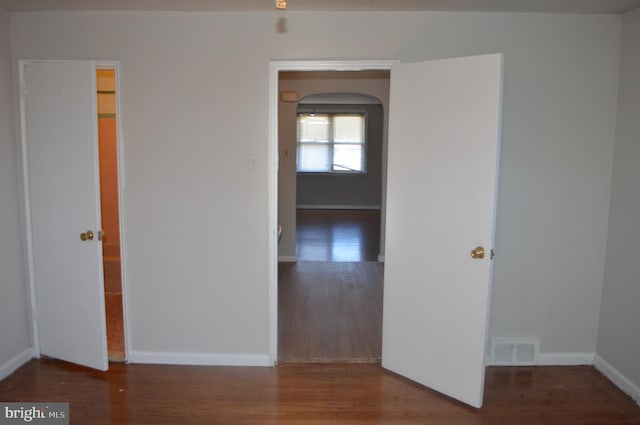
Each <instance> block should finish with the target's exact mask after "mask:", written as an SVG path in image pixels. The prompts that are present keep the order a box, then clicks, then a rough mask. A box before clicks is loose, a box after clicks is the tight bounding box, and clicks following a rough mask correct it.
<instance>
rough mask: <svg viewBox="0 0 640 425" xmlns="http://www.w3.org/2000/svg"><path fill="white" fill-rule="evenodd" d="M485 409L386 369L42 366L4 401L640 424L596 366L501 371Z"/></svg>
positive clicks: (434, 423)
mask: <svg viewBox="0 0 640 425" xmlns="http://www.w3.org/2000/svg"><path fill="white" fill-rule="evenodd" d="M485 388H486V389H485V403H484V407H483V408H482V409H479V410H476V409H474V408H470V407H467V406H465V405H463V404H461V403H459V402H456V401H453V400H451V399H449V398H447V397H444V396H442V395H440V394H438V393H436V392H434V391H431V390H429V389H426V388H424V387H421V386H419V385H416V384H414V383H412V382H410V381H408V380H406V379H404V378H401V377H399V376H397V375H394V374H392V373H390V372H387V371H385V370H383V369H382V368H381V367H380V365H378V364H334V363H328V364H284V365H280V366H278V367H275V368H259V367H207V366H161V365H124V364H112V365H111V368H110V370H109V372H97V371H92V370H89V369H86V368H84V367H80V366H73V365H69V364H67V363H63V362H60V361H55V360H32V361H31V362H29V363H27V364H26V365H25V366H23V367H22V368H20V369H19V370H18V371H17V372H16V373H14V374H13V375H12V376H10V377H8V378H7V379H5V380H4V381H2V382H0V400H2V401H3V402H14V401H22V402H25V401H43V402H54V401H59V402H69V403H70V416H71V421H70V422H71V424H76V425H87V424H91V425H103V424H111V425H121V424H129V425H142V424H145V425H163V424H171V425H176V424H180V425H192V424H198V425H204V424H207V425H208V424H225V425H240V424H242V425H254V424H265V425H269V424H280V425H312V424H313V425H324V424H327V425H329V424H334V425H335V424H355V425H364V424H392V425H403V424H404V425H409V424H429V425H638V424H640V407H639V406H638V405H637V404H635V403H634V402H633V401H632V400H631V399H630V398H628V397H627V396H625V395H624V394H623V393H621V392H620V391H619V390H618V389H616V388H615V387H614V386H613V384H611V383H610V382H609V381H608V380H607V379H606V378H604V377H603V376H602V375H600V373H598V372H597V371H596V370H595V369H594V368H593V367H587V366H581V367H567V366H565V367H537V368H536V367H499V368H496V367H491V368H489V369H488V370H487V379H486V387H485Z"/></svg>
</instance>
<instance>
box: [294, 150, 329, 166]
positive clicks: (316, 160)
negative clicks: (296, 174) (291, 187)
mask: <svg viewBox="0 0 640 425" xmlns="http://www.w3.org/2000/svg"><path fill="white" fill-rule="evenodd" d="M329 152H330V150H329V145H328V144H318V143H299V144H298V171H316V172H317V171H321V172H326V171H329V170H330V168H329V163H330V161H329Z"/></svg>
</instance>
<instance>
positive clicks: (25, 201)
mask: <svg viewBox="0 0 640 425" xmlns="http://www.w3.org/2000/svg"><path fill="white" fill-rule="evenodd" d="M60 62H90V63H92V65H93V68H94V70H98V69H113V70H114V71H115V79H116V82H115V84H116V113H117V115H116V117H117V119H116V138H117V140H116V149H117V156H118V158H117V165H118V182H117V184H118V214H119V225H120V268H121V276H122V313H123V315H122V320H123V325H124V356H125V361H127V359H129V346H130V344H129V335H130V328H129V321H128V314H127V313H128V310H129V309H128V302H127V300H128V297H127V284H126V281H127V268H126V263H127V261H126V258H127V256H126V246H127V244H126V240H125V238H126V232H125V223H126V217H125V216H126V214H125V211H126V208H125V206H124V204H125V196H124V187H125V183H124V181H125V175H124V170H125V161H124V138H123V136H122V106H121V85H120V61H117V60H86V61H85V60H48V59H46V60H37V59H21V60H19V61H18V83H19V88H20V90H19V106H20V127H19V128H20V154H19V155H20V166H21V168H22V170H21V183H22V193H21V196H22V206H23V214H24V215H23V218H24V226H23V230H24V240H25V246H24V248H23V249H24V252H25V257H26V259H27V264H26V271H27V283H28V286H27V290H28V297H29V308H30V313H31V337H32V343H33V356H34V357H37V358H39V357H40V356H41V350H40V332H39V325H38V314H37V305H38V304H37V296H36V282H35V266H34V257H33V229H32V225H31V201H30V199H31V194H30V191H29V160H28V151H27V142H28V141H27V120H26V103H25V100H26V97H27V94H28V90H27V88H25V83H26V81H25V68H26V66H27V65H29V64H34V63H60ZM94 78H95V76H94ZM95 118H96V129H97V119H98V117H97V116H96V117H95ZM96 138H97V134H96ZM96 140H97V139H96ZM98 193H99V189H98Z"/></svg>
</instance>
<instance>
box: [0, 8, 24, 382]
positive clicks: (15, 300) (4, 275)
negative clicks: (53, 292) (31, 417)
mask: <svg viewBox="0 0 640 425" xmlns="http://www.w3.org/2000/svg"><path fill="white" fill-rule="evenodd" d="M10 59H11V57H10V44H9V14H8V13H7V12H6V11H4V10H2V9H0V379H2V378H4V377H5V376H7V375H8V374H9V373H11V372H13V370H14V369H15V368H17V367H18V366H20V365H21V364H22V363H23V362H25V361H26V360H28V359H30V358H31V357H32V354H31V353H32V351H31V336H30V324H29V314H28V309H27V306H28V302H27V296H26V289H27V286H26V283H25V275H24V270H25V269H24V262H23V244H22V231H21V229H22V225H21V220H20V208H19V205H20V204H19V199H20V198H19V195H18V191H19V184H18V167H17V158H18V155H17V152H16V149H17V146H18V144H17V143H16V140H15V137H14V131H13V125H14V121H13V108H14V104H13V102H12V98H13V97H12V90H11V89H12V84H13V80H12V78H11V60H10Z"/></svg>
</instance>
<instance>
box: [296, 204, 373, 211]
mask: <svg viewBox="0 0 640 425" xmlns="http://www.w3.org/2000/svg"><path fill="white" fill-rule="evenodd" d="M296 208H297V209H299V210H381V209H382V206H381V205H344V204H342V205H325V204H321V205H309V204H300V205H296Z"/></svg>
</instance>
